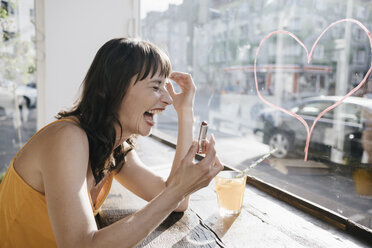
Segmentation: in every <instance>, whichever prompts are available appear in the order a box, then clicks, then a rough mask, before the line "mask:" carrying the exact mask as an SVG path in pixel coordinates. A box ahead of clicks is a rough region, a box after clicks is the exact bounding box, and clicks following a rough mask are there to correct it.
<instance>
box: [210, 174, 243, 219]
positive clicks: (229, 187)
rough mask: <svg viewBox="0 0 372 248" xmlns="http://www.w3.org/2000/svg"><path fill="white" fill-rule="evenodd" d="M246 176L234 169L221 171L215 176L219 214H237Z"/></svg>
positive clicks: (241, 201) (241, 202) (240, 207)
mask: <svg viewBox="0 0 372 248" xmlns="http://www.w3.org/2000/svg"><path fill="white" fill-rule="evenodd" d="M246 180H247V176H246V175H245V174H242V173H239V172H236V171H221V172H220V173H218V175H217V176H216V177H215V184H216V193H217V201H218V207H219V210H220V214H221V215H223V216H224V215H238V214H239V213H240V211H241V209H242V205H243V197H244V190H245V183H246Z"/></svg>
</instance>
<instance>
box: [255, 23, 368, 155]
mask: <svg viewBox="0 0 372 248" xmlns="http://www.w3.org/2000/svg"><path fill="white" fill-rule="evenodd" d="M341 22H352V23H355V24H357V25H359V26H360V27H361V28H362V29H363V31H364V32H365V33H366V34H367V35H368V39H369V44H370V48H371V51H372V36H371V33H370V32H369V30H368V29H367V28H366V27H365V26H364V25H363V24H362V23H361V22H359V21H357V20H355V19H350V18H349V19H341V20H338V21H335V22H333V23H331V24H330V25H329V26H328V27H327V28H326V29H325V30H324V31H323V32H322V33H321V34H320V35H319V37H318V38H317V39H316V41H315V43H314V44H313V46H312V48H311V50H310V53H309V51H308V50H307V48H306V46H305V45H304V44H303V43H302V42H301V40H300V39H299V38H297V36H296V35H294V34H293V33H291V32H289V31H285V30H277V31H273V32H271V33H269V34H268V35H267V36H266V37H265V38H264V39H263V40H262V41H261V42H260V45H259V46H258V48H257V51H256V56H255V59H254V80H255V83H256V91H257V94H258V97H259V98H260V99H261V100H262V101H263V102H264V103H266V104H268V105H270V106H271V107H273V108H276V109H279V110H280V111H282V112H284V113H286V114H289V115H292V116H294V117H295V118H297V119H298V120H299V121H300V122H301V123H302V124H303V125H304V126H305V128H306V132H307V137H306V144H305V149H304V152H305V158H304V161H307V155H308V150H309V144H310V138H311V134H312V132H313V129H314V127H315V125H316V123H317V122H318V120H319V119H320V118H321V117H322V116H323V115H325V114H326V113H327V112H328V111H330V110H332V109H334V108H335V107H337V106H338V105H340V104H341V103H342V102H343V101H344V100H345V99H346V98H347V97H349V96H350V95H352V94H353V93H354V92H355V91H357V90H358V89H359V88H360V87H362V86H363V84H364V83H365V82H366V81H367V78H368V76H369V74H370V73H371V71H372V64H371V66H370V67H369V70H368V72H367V73H366V75H365V76H364V78H363V80H362V81H361V82H360V83H359V84H358V85H357V86H356V87H355V88H353V89H352V90H350V91H349V92H348V93H347V94H346V95H345V96H343V97H342V98H341V99H340V100H339V101H337V102H336V103H335V104H333V105H331V106H329V107H328V108H326V109H325V110H323V111H322V112H321V113H320V114H319V115H318V116H317V117H316V118H315V120H314V122H313V124H312V126H311V128H309V125H308V124H307V123H306V121H305V120H304V119H303V118H302V117H301V116H299V115H297V114H295V113H293V112H291V111H289V110H287V109H284V108H282V107H280V106H278V105H275V104H273V103H271V102H269V101H268V100H266V99H265V98H264V97H263V96H262V95H261V93H260V91H259V89H258V83H257V65H256V64H257V57H258V55H259V53H260V49H261V47H262V45H263V44H264V43H265V41H266V40H267V39H268V38H269V37H270V36H272V35H276V34H287V35H289V36H291V37H292V38H293V39H295V40H296V41H297V42H298V43H299V44H300V45H301V46H302V47H303V48H304V49H305V51H306V55H307V63H308V64H310V62H311V59H312V55H313V51H314V48H315V47H316V45H317V44H318V42H319V40H320V38H322V36H323V35H324V34H325V33H326V32H327V31H328V29H330V28H331V27H333V26H334V25H336V24H339V23H341Z"/></svg>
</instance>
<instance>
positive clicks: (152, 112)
mask: <svg viewBox="0 0 372 248" xmlns="http://www.w3.org/2000/svg"><path fill="white" fill-rule="evenodd" d="M147 112H149V113H150V114H153V115H155V114H161V113H162V112H163V111H162V110H157V109H156V110H149V111H147Z"/></svg>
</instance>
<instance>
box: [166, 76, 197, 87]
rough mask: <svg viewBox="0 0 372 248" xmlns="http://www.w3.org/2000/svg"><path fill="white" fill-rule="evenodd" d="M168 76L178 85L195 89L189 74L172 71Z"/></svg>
mask: <svg viewBox="0 0 372 248" xmlns="http://www.w3.org/2000/svg"><path fill="white" fill-rule="evenodd" d="M169 78H170V79H172V80H173V81H175V82H176V83H177V84H178V85H179V86H180V87H187V88H189V87H191V89H195V90H196V87H195V84H194V81H193V80H192V77H191V75H190V74H188V73H184V72H177V71H175V72H172V74H171V75H170V76H169Z"/></svg>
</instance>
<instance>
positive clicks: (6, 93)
mask: <svg viewBox="0 0 372 248" xmlns="http://www.w3.org/2000/svg"><path fill="white" fill-rule="evenodd" d="M33 84H34V83H29V84H26V85H21V86H18V87H17V89H16V96H17V100H18V105H19V107H23V106H25V107H27V108H34V107H36V100H37V90H36V88H35V87H33ZM13 111H14V94H13V83H11V82H9V81H7V82H2V83H1V84H0V116H10V115H11V114H12V113H13Z"/></svg>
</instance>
